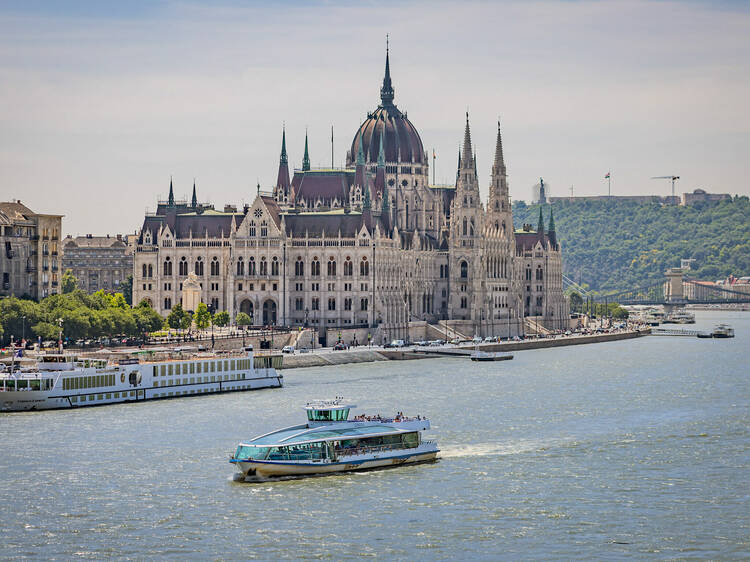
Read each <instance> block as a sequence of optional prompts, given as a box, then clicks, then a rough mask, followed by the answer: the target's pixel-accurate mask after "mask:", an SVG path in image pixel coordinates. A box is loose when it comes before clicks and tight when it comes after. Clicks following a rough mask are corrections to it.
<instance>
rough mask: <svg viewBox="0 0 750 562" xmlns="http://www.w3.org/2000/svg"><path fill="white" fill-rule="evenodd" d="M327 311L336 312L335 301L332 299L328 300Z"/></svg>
mask: <svg viewBox="0 0 750 562" xmlns="http://www.w3.org/2000/svg"><path fill="white" fill-rule="evenodd" d="M328 310H336V299H335V298H334V297H329V298H328Z"/></svg>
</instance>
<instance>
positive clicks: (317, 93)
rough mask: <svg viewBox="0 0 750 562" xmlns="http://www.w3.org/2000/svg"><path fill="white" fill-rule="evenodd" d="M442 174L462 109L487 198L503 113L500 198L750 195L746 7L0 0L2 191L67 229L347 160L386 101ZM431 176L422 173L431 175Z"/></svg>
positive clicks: (233, 197)
mask: <svg viewBox="0 0 750 562" xmlns="http://www.w3.org/2000/svg"><path fill="white" fill-rule="evenodd" d="M386 34H388V35H389V36H390V49H391V50H390V52H391V75H392V78H393V84H394V88H395V94H396V95H395V103H396V104H397V105H398V106H399V108H400V109H401V110H402V111H407V112H408V117H409V119H410V120H411V121H412V123H413V124H414V125H415V126H416V128H417V130H418V131H419V132H420V135H421V137H422V141H423V143H424V146H425V149H426V150H428V151H429V152H430V153H431V152H432V150H433V149H434V150H435V152H436V154H437V160H436V166H435V177H436V180H437V182H438V183H448V182H451V181H452V180H453V179H454V178H455V168H456V163H457V155H458V149H459V146H460V144H461V142H462V139H463V129H464V122H465V113H466V111H467V110H468V112H469V117H470V121H471V127H472V139H473V141H474V144H475V150H476V154H477V165H478V171H479V179H480V185H481V190H482V192H483V194H485V195H486V193H487V186H488V183H489V177H490V171H491V165H492V160H493V157H494V149H495V134H496V123H497V120H498V118H499V119H500V121H501V124H502V131H503V147H504V151H505V162H506V165H507V168H508V178H509V185H510V190H511V197H512V198H513V199H514V200H515V199H524V200H530V198H531V193H532V187H533V185H534V184H535V183H537V182H538V181H539V178H540V177H543V178H544V180H545V184H546V185H547V186H548V190H549V191H548V194H549V195H552V196H568V195H570V192H571V191H570V190H571V186H572V187H573V194H574V195H596V194H606V192H607V181H606V180H605V179H604V176H605V174H606V173H607V172H608V171H610V170H611V173H612V184H611V188H612V194H613V195H622V194H660V195H667V194H669V192H670V190H671V186H670V183H669V182H668V181H667V180H652V179H650V178H651V177H652V176H663V175H672V174H674V175H679V176H680V178H681V179H680V180H679V182H678V184H677V192H678V193H682V192H685V191H692V190H694V189H696V188H704V189H707V190H708V191H710V192H720V193H732V194H735V193H739V194H744V195H748V194H750V185H749V184H748V182H747V181H746V178H747V177H748V173H749V172H750V164H748V162H749V161H750V159H749V158H748V154H749V153H750V112H748V111H747V104H748V100H750V5H749V4H748V3H745V2H731V1H726V2H719V3H716V2H698V1H693V2H639V1H637V0H628V1H623V2H616V1H615V2H603V1H564V2H558V1H521V2H452V3H449V2H439V1H433V2H408V1H399V2H391V1H388V0H379V1H376V2H361V3H351V2H335V1H333V2H323V3H312V2H285V3H273V4H272V3H267V2H257V3H255V2H224V3H202V2H182V1H167V2H141V1H139V0H134V1H131V2H95V1H71V2H64V3H63V2H49V3H47V2H39V1H35V0H23V1H20V0H10V1H4V0H0V200H10V199H20V200H21V201H22V202H23V203H25V204H26V205H28V206H29V207H30V208H31V209H32V210H34V211H36V212H40V213H57V214H64V215H65V218H64V219H63V231H64V233H65V234H73V235H81V234H86V233H92V234H106V233H110V234H115V233H131V232H135V231H136V230H137V229H138V228H139V227H140V225H141V224H142V222H143V216H144V212H146V211H147V210H154V209H155V207H156V202H157V199H166V197H167V193H168V190H169V181H170V176H171V177H173V179H174V186H175V195H176V196H177V197H178V198H182V197H188V196H189V194H190V192H191V190H192V185H193V179H194V178H195V182H196V186H197V191H198V198H199V199H200V200H203V201H208V202H211V203H213V204H215V205H216V206H217V207H223V205H224V204H225V203H232V204H236V205H241V204H242V203H243V202H252V200H253V198H254V197H255V193H256V184H257V183H260V185H261V188H262V189H264V190H267V189H270V188H271V187H272V185H273V184H274V183H275V181H276V174H277V170H278V161H279V151H280V145H281V130H282V126H283V125H285V126H286V132H287V147H288V151H289V158H290V164H292V165H293V166H294V167H300V166H301V161H302V152H303V148H304V135H305V130H306V129H307V130H308V131H309V137H310V156H311V160H312V165H313V166H330V164H331V141H330V137H331V126H333V127H334V155H335V156H334V163H335V165H336V166H341V165H343V163H344V160H345V157H346V150H347V148H348V147H349V146H350V144H351V142H352V139H353V136H354V134H355V132H356V130H357V128H358V126H359V124H360V123H361V122H362V121H363V120H364V118H365V117H366V113H367V112H368V111H373V110H374V109H375V108H376V107H377V105H378V103H379V101H380V99H379V90H380V86H381V82H382V78H383V70H384V62H385V42H386V41H385V40H386ZM431 176H432V174H431Z"/></svg>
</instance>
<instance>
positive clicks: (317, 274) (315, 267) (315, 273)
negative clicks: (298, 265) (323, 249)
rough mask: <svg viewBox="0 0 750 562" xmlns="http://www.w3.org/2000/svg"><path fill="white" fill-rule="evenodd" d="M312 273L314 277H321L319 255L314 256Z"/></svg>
mask: <svg viewBox="0 0 750 562" xmlns="http://www.w3.org/2000/svg"><path fill="white" fill-rule="evenodd" d="M310 275H312V276H313V277H320V262H319V261H318V258H317V257H314V258H313V261H312V264H311V267H310Z"/></svg>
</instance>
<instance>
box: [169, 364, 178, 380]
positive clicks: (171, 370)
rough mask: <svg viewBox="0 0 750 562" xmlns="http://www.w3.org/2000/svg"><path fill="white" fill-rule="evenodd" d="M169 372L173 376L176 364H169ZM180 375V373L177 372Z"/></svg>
mask: <svg viewBox="0 0 750 562" xmlns="http://www.w3.org/2000/svg"><path fill="white" fill-rule="evenodd" d="M167 372H168V373H169V376H170V377H171V376H172V375H173V374H174V365H169V367H168V369H167ZM177 374H178V375H179V374H180V373H177Z"/></svg>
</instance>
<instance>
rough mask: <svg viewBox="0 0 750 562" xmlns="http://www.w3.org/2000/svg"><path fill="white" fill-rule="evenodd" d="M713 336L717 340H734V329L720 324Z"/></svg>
mask: <svg viewBox="0 0 750 562" xmlns="http://www.w3.org/2000/svg"><path fill="white" fill-rule="evenodd" d="M711 335H712V336H713V337H715V338H733V337H734V328H732V327H731V326H729V325H728V324H719V325H718V326H716V327H715V328H714V331H713V332H712V334H711Z"/></svg>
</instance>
